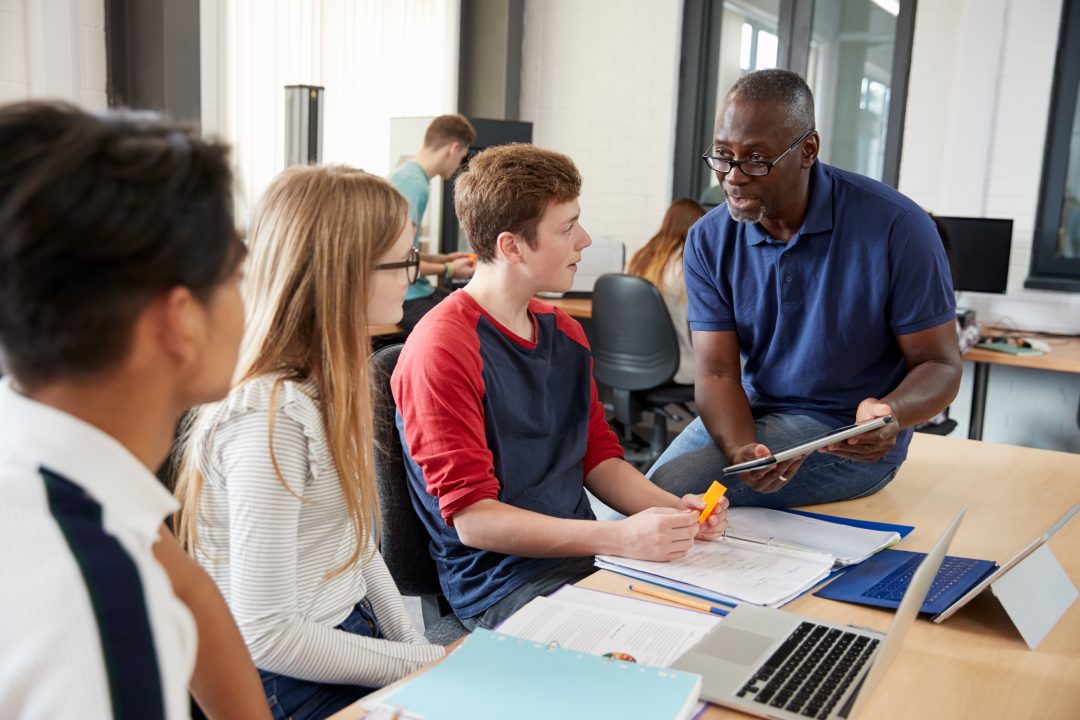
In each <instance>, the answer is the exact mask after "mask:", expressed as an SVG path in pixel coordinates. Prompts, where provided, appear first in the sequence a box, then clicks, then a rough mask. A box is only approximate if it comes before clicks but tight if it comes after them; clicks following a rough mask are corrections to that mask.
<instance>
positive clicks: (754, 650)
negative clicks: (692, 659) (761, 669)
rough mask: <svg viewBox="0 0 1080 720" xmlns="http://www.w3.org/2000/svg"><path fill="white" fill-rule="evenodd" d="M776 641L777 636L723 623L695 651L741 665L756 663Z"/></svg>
mask: <svg viewBox="0 0 1080 720" xmlns="http://www.w3.org/2000/svg"><path fill="white" fill-rule="evenodd" d="M775 642H776V638H773V637H769V636H768V635H759V634H757V633H752V632H747V631H746V630H739V629H737V628H733V627H724V626H723V625H721V626H720V627H718V628H717V629H716V631H715V632H712V633H710V634H709V635H707V636H706V637H705V639H704V640H702V641H701V644H700V645H698V646H697V648H695V652H697V653H699V654H703V655H708V656H709V657H714V658H716V659H718V660H726V661H727V662H733V663H737V664H739V665H754V664H755V663H756V662H757V661H758V659H759V658H761V656H762V655H764V654H765V651H766V650H768V649H769V647H770V646H771V645H772V644H773V643H775Z"/></svg>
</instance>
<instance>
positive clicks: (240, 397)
mask: <svg viewBox="0 0 1080 720" xmlns="http://www.w3.org/2000/svg"><path fill="white" fill-rule="evenodd" d="M272 386H273V381H272V380H271V379H267V378H260V379H255V380H250V381H248V382H246V383H244V384H243V385H241V386H239V387H237V388H235V389H234V390H233V391H232V392H231V393H230V394H229V397H228V398H226V399H225V400H224V401H223V402H222V403H220V404H219V406H218V408H217V409H216V411H215V412H214V415H213V417H212V419H211V420H210V422H209V423H207V426H206V427H204V428H201V429H199V430H197V431H196V433H197V434H196V442H197V445H196V456H197V458H198V467H199V471H200V472H201V473H202V476H203V478H204V483H203V490H202V497H201V501H200V505H199V518H198V542H197V547H196V551H195V557H196V559H198V561H199V562H200V563H201V564H202V565H203V567H205V568H206V570H207V572H209V573H210V575H211V576H212V577H213V578H214V580H215V581H216V582H217V584H218V587H219V588H221V592H222V594H223V595H224V596H225V599H226V601H228V603H229V608H230V609H231V610H232V613H233V617H235V618H236V624H237V625H238V626H239V628H240V632H241V634H243V636H244V640H245V641H246V642H247V646H248V649H249V650H250V651H251V656H252V658H253V659H254V661H255V665H256V667H258V668H259V669H260V670H266V671H269V672H274V673H279V674H282V675H287V676H289V677H294V678H299V679H301V680H310V681H313V682H322V683H335V684H349V685H360V686H365V687H381V686H383V685H386V684H387V683H390V682H392V681H394V680H396V679H398V678H400V677H402V676H403V675H406V674H408V673H410V672H412V671H413V670H416V669H418V668H420V667H421V666H423V665H425V664H427V663H429V662H431V661H433V660H435V659H437V658H439V657H442V655H443V652H444V651H443V649H442V648H441V647H439V646H435V645H431V644H429V643H428V642H427V641H426V640H425V639H424V637H423V636H422V635H421V634H420V633H419V632H418V631H417V629H416V625H415V623H414V622H413V620H412V618H411V616H409V614H408V613H407V612H406V610H405V606H404V604H403V602H402V600H401V594H400V593H399V592H398V590H397V586H396V585H395V584H394V581H393V578H391V577H390V572H389V571H388V570H387V568H386V563H385V562H384V561H383V559H382V556H381V555H380V554H379V553H378V551H377V550H376V549H375V544H374V543H373V542H372V543H369V544H368V546H367V547H368V550H367V552H366V554H365V555H364V556H363V557H362V558H361V559H360V561H359V562H358V563H357V564H355V565H354V566H353V567H351V568H350V569H349V570H347V571H345V572H342V573H338V574H337V575H335V576H334V577H332V578H329V579H328V578H327V577H326V575H327V573H328V572H329V571H330V570H333V569H335V568H338V567H340V566H341V565H343V564H344V563H345V562H346V561H347V560H348V559H349V557H350V556H351V555H352V552H353V549H354V548H355V546H356V533H355V531H354V530H353V526H352V522H351V521H350V519H349V515H348V510H347V507H346V505H345V498H344V495H343V494H342V491H341V485H340V483H339V481H338V474H337V470H336V468H335V465H334V463H333V460H332V458H331V455H330V450H329V447H328V446H327V441H326V434H325V431H324V430H323V424H322V419H321V416H320V414H319V409H318V405H316V403H315V400H314V399H313V398H312V396H313V394H314V386H313V385H311V384H303V385H300V384H297V383H293V382H285V383H283V384H282V387H281V389H280V392H279V394H278V397H277V398H276V400H275V407H276V411H275V415H274V442H273V449H274V457H275V458H276V460H277V463H278V467H279V468H280V469H281V472H282V475H283V476H284V479H285V481H286V482H287V483H288V485H289V490H287V489H286V488H285V487H284V485H282V483H281V481H280V480H279V479H278V477H277V474H276V473H275V471H274V466H273V463H272V461H271V457H270V442H269V440H270V438H269V434H268V433H269V424H268V422H269V410H270V403H271V388H272ZM290 490H291V492H290ZM365 597H367V598H368V600H369V601H370V602H371V605H372V608H373V609H374V611H375V616H376V618H377V620H378V622H379V625H380V627H381V629H382V631H383V634H384V635H385V639H375V638H370V637H364V636H360V635H353V634H350V633H348V632H345V631H344V630H338V629H335V628H336V626H337V625H339V624H340V623H341V622H342V621H343V620H344V619H345V618H346V617H348V616H349V614H350V613H351V612H352V611H353V608H354V606H355V605H356V603H357V602H359V601H360V600H362V599H363V598H365Z"/></svg>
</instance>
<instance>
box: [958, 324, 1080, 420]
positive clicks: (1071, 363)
mask: <svg viewBox="0 0 1080 720" xmlns="http://www.w3.org/2000/svg"><path fill="white" fill-rule="evenodd" d="M986 334H988V335H1003V334H1006V333H1005V331H1002V330H998V329H996V328H987V330H986ZM1009 334H1013V333H1011V332H1010V333H1009ZM1016 334H1019V335H1022V334H1023V333H1016ZM1042 339H1044V340H1045V341H1046V342H1047V343H1048V344H1049V345H1050V352H1049V353H1047V354H1046V355H1034V356H1033V355H1011V354H1009V353H1003V352H994V351H993V350H984V349H982V348H977V347H974V348H971V349H970V350H968V351H967V352H966V353H964V354H963V356H962V357H961V359H962V360H970V361H971V362H973V363H975V377H974V381H973V383H972V386H971V421H970V424H969V425H968V437H969V438H970V439H972V440H982V434H983V419H984V418H985V417H986V390H987V387H988V386H989V384H990V366H991V365H1011V366H1013V367H1022V368H1029V369H1031V370H1053V371H1056V372H1067V373H1080V338H1070V337H1046V338H1042Z"/></svg>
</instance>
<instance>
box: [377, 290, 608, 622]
mask: <svg viewBox="0 0 1080 720" xmlns="http://www.w3.org/2000/svg"><path fill="white" fill-rule="evenodd" d="M529 311H530V314H531V316H532V318H533V323H534V330H535V338H536V341H535V342H529V341H527V340H525V339H523V338H521V337H518V336H517V335H515V334H513V333H512V332H510V331H509V330H507V329H506V328H505V327H503V326H502V325H500V324H499V323H498V322H497V321H496V320H495V319H494V318H492V317H491V316H490V315H488V314H487V313H486V312H484V310H483V309H482V308H481V307H480V306H479V305H478V304H477V303H476V301H475V300H473V299H472V297H471V296H469V295H468V293H465V292H463V291H458V292H455V293H453V294H452V295H451V296H450V297H448V298H447V299H446V300H444V301H442V302H441V303H439V305H438V306H436V307H435V309H433V310H432V311H431V312H429V313H428V314H427V315H426V316H425V317H424V318H423V320H421V322H420V323H419V324H418V325H417V326H416V328H415V329H414V330H413V332H412V333H411V334H410V336H409V340H408V342H406V343H405V348H404V349H403V350H402V353H401V357H400V359H399V360H398V364H397V368H396V369H395V371H394V375H393V378H392V380H391V384H392V388H393V393H394V400H395V402H396V403H397V407H398V415H397V423H398V431H399V434H400V436H401V441H402V446H403V449H404V455H405V465H406V470H407V473H408V476H409V485H410V491H411V495H412V499H413V504H414V506H415V507H416V510H417V512H418V514H419V515H420V518H421V520H422V521H423V523H424V525H425V526H426V527H427V530H428V534H429V535H430V536H431V541H432V542H431V553H432V556H433V557H434V559H435V562H436V565H437V566H438V569H439V577H440V580H441V583H442V588H443V593H444V594H445V595H446V598H447V600H449V602H450V605H451V607H453V608H454V612H455V613H457V615H458V616H459V617H463V618H467V617H472V616H474V615H477V614H478V613H481V612H483V611H484V610H486V609H487V608H488V607H490V606H492V605H494V604H495V603H496V602H498V601H499V600H501V599H502V598H503V597H505V596H506V595H508V594H509V593H510V592H512V591H513V590H514V589H516V588H517V587H519V586H520V585H521V584H522V583H524V582H525V581H526V580H529V579H530V578H532V577H536V576H538V575H539V574H541V573H543V572H544V571H545V570H547V569H548V568H550V567H552V566H553V565H554V564H555V563H557V562H558V561H559V560H558V558H524V557H518V556H512V555H503V554H501V553H496V552H489V551H485V550H479V549H476V548H471V547H467V546H465V545H464V544H462V542H461V540H460V538H459V537H458V534H457V532H456V531H455V530H454V527H453V525H454V515H455V513H457V512H459V511H461V510H463V509H465V508H467V507H469V506H470V505H472V504H473V503H475V502H477V501H479V500H484V499H493V500H499V501H500V502H504V503H507V504H509V505H514V506H516V507H519V508H523V509H525V510H532V511H534V512H538V513H543V514H544V515H550V516H552V517H559V518H577V519H581V520H593V519H595V517H594V515H593V513H592V510H591V508H590V506H589V501H588V498H587V497H586V495H585V488H584V481H585V477H586V476H587V475H588V474H589V473H590V472H591V471H592V470H593V468H595V467H596V466H597V465H599V464H600V463H601V462H603V461H604V460H608V459H610V458H621V457H622V456H623V452H622V448H621V447H620V446H619V442H618V439H617V438H616V437H615V434H614V433H613V432H612V431H611V428H610V427H609V426H608V424H607V422H606V421H605V419H604V409H603V405H601V403H600V402H599V400H598V399H597V395H596V383H595V382H594V381H593V377H592V354H591V352H590V350H589V344H588V342H587V341H586V339H585V333H584V331H583V330H582V329H581V326H580V325H579V324H578V323H577V322H576V321H575V320H573V319H572V318H570V317H569V316H568V315H566V314H565V313H563V312H562V311H560V310H557V309H556V308H554V307H552V306H551V305H548V304H546V303H542V302H540V301H537V300H534V301H532V302H531V303H530V305H529Z"/></svg>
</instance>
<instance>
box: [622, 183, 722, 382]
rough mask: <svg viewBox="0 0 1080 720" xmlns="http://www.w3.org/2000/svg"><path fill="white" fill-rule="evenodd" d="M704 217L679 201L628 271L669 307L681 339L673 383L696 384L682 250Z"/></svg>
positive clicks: (694, 205)
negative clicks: (687, 313)
mask: <svg viewBox="0 0 1080 720" xmlns="http://www.w3.org/2000/svg"><path fill="white" fill-rule="evenodd" d="M704 216H705V209H704V208H702V207H701V205H699V204H698V203H697V201H696V200H693V199H691V198H679V199H678V200H676V201H675V202H673V203H671V207H669V208H668V209H667V212H666V213H664V220H663V222H662V223H660V230H659V231H658V232H657V233H656V234H655V235H653V236H652V238H650V239H649V242H647V243H645V245H644V246H643V247H642V248H641V249H640V250H638V251H637V252H636V253H634V257H632V258H630V263H629V264H628V265H627V267H626V272H627V273H629V274H630V275H638V276H640V277H643V278H645V279H646V280H648V281H649V282H651V283H652V284H653V285H655V286H656V288H657V289H658V290H659V291H660V294H661V295H662V296H663V298H664V304H665V305H667V309H668V313H669V314H670V315H671V322H672V324H673V325H674V326H675V335H676V336H677V337H678V338H679V368H678V369H677V370H676V371H675V377H673V378H672V382H677V383H679V384H681V385H693V384H694V348H693V346H691V344H690V325H689V323H687V320H686V302H687V301H686V281H685V280H684V279H683V247H685V246H686V234H687V233H688V232H689V231H690V226H691V225H693V224H694V223H696V222H697V221H698V220H700V219H701V218H702V217H704Z"/></svg>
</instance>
